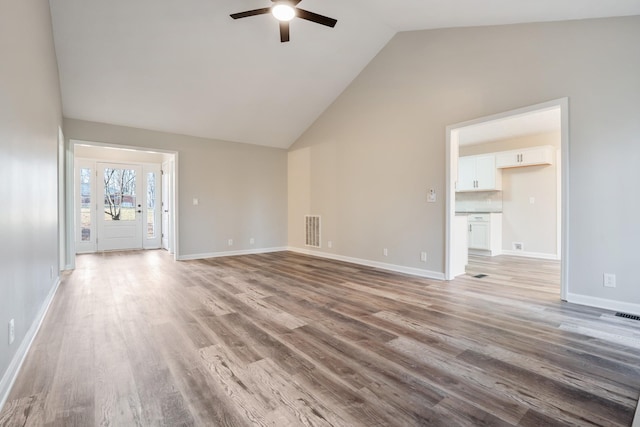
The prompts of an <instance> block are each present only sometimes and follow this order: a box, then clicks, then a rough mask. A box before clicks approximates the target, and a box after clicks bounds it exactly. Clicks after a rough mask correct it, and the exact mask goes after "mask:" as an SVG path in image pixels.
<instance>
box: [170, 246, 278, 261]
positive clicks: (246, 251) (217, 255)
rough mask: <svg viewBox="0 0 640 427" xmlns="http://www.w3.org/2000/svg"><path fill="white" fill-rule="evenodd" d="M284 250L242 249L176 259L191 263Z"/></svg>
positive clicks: (182, 256) (184, 256)
mask: <svg viewBox="0 0 640 427" xmlns="http://www.w3.org/2000/svg"><path fill="white" fill-rule="evenodd" d="M286 250H287V248H286V247H280V248H262V249H244V250H239V251H226V252H209V253H204V254H191V255H180V256H179V257H178V258H177V260H178V261H191V260H195V259H207V258H220V257H224V256H238V255H256V254H268V253H271V252H284V251H286Z"/></svg>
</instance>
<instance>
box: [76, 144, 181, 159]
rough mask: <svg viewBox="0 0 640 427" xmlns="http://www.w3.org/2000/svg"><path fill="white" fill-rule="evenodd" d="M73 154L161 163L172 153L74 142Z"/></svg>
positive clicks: (89, 157)
mask: <svg viewBox="0 0 640 427" xmlns="http://www.w3.org/2000/svg"><path fill="white" fill-rule="evenodd" d="M73 155H74V157H76V158H85V159H94V160H106V161H110V162H138V163H156V164H158V163H162V162H165V161H169V160H171V158H172V157H173V156H172V155H169V154H165V153H150V152H146V151H140V150H138V151H132V150H118V149H113V148H107V147H99V146H92V147H88V146H84V145H79V144H76V145H75V147H74V151H73Z"/></svg>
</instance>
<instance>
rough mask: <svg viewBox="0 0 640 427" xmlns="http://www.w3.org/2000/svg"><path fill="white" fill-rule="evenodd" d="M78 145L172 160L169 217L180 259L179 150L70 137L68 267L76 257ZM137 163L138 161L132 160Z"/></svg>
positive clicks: (67, 184) (174, 244)
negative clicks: (140, 153) (170, 212)
mask: <svg viewBox="0 0 640 427" xmlns="http://www.w3.org/2000/svg"><path fill="white" fill-rule="evenodd" d="M76 145H87V146H93V147H103V148H115V149H121V150H129V151H142V152H152V153H158V154H163V155H165V156H166V158H167V161H170V162H171V163H172V165H173V170H172V174H171V179H170V182H169V185H170V194H171V198H170V204H171V206H170V209H171V211H172V213H173V214H172V215H171V217H170V219H169V232H170V236H171V239H172V243H173V253H172V255H173V259H174V260H176V261H177V260H178V257H179V254H180V252H179V242H180V239H179V235H178V233H179V229H178V226H177V224H178V218H179V212H178V210H179V209H178V207H179V203H178V200H179V194H178V187H179V186H178V178H179V174H178V167H179V156H178V152H177V151H172V150H164V149H159V148H151V147H140V146H134V145H120V144H110V143H103V142H95V141H87V140H78V139H70V140H69V144H68V146H67V165H66V177H67V179H66V191H65V193H66V194H67V195H68V196H69V197H67V200H66V201H67V204H66V206H67V209H66V224H67V230H66V231H67V255H68V258H67V262H68V268H70V269H73V268H75V257H76V247H75V242H76V227H75V224H76V222H75V208H76V200H75V194H76V193H75V179H74V178H75V168H76V165H75V163H76V162H75V157H76V156H75V151H76V150H75V146H76ZM132 163H136V162H132Z"/></svg>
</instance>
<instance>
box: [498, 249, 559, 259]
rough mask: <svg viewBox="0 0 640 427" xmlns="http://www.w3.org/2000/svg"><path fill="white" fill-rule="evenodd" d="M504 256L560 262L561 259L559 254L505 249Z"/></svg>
mask: <svg viewBox="0 0 640 427" xmlns="http://www.w3.org/2000/svg"><path fill="white" fill-rule="evenodd" d="M502 255H509V256H520V257H524V258H539V259H551V260H555V261H559V260H560V257H559V256H558V255H557V254H545V253H542V252H525V251H512V250H506V249H503V250H502Z"/></svg>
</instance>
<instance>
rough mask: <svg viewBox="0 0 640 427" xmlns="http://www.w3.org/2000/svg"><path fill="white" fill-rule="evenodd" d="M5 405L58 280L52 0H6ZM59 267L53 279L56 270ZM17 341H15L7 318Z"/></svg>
mask: <svg viewBox="0 0 640 427" xmlns="http://www.w3.org/2000/svg"><path fill="white" fill-rule="evenodd" d="M0 94H1V95H0V159H2V168H0V182H1V183H2V184H1V185H0V201H1V202H2V211H1V213H0V236H1V237H2V245H0V406H1V405H2V399H3V398H4V397H6V396H5V393H6V391H7V388H8V383H9V382H10V380H11V378H12V376H13V373H14V372H15V369H16V368H17V365H16V364H17V363H18V362H19V360H20V358H21V356H22V354H21V353H22V352H23V351H24V350H26V345H27V343H28V341H29V339H30V338H31V336H30V332H33V331H34V330H35V327H34V328H33V329H30V328H32V326H33V325H34V323H37V321H38V320H39V316H40V314H42V313H41V311H42V309H43V308H44V307H45V305H46V302H47V301H48V296H50V294H51V291H52V289H54V286H55V284H56V282H57V279H58V186H57V180H58V169H57V151H58V143H57V141H58V127H59V126H61V125H62V113H61V104H60V103H61V101H60V88H59V83H58V69H57V64H56V58H55V52H54V49H53V36H52V30H51V17H50V12H49V3H48V2H47V1H46V0H29V1H8V0H1V1H0ZM51 268H53V277H52V275H51V270H50V269H51ZM12 318H13V319H15V332H16V339H15V341H14V343H13V344H11V345H9V341H8V327H7V325H8V322H9V319H12Z"/></svg>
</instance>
